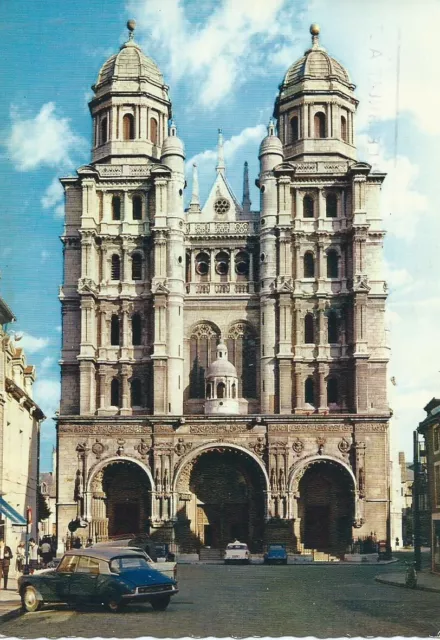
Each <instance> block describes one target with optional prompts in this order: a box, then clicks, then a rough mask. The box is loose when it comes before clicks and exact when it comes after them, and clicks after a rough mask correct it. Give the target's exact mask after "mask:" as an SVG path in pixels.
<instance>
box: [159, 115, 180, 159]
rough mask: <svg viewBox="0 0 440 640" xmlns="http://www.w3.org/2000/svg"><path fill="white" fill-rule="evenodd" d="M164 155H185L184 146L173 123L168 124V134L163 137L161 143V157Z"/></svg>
mask: <svg viewBox="0 0 440 640" xmlns="http://www.w3.org/2000/svg"><path fill="white" fill-rule="evenodd" d="M165 156H181V157H182V158H184V157H185V147H184V144H183V142H182V140H181V139H180V138H179V137H178V136H177V130H176V126H175V125H174V123H172V124H171V126H170V132H169V136H168V137H167V138H165V140H164V142H163V144H162V157H165Z"/></svg>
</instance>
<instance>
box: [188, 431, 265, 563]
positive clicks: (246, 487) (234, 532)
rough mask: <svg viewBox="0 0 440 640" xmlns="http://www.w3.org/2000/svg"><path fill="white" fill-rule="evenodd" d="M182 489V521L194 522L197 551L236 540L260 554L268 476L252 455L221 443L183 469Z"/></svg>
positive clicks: (222, 545)
mask: <svg viewBox="0 0 440 640" xmlns="http://www.w3.org/2000/svg"><path fill="white" fill-rule="evenodd" d="M177 489H178V494H179V496H180V497H182V496H184V501H183V502H180V504H179V505H178V509H177V518H178V519H185V520H187V521H188V522H190V523H191V524H190V526H191V538H192V540H193V545H194V551H195V550H198V549H199V548H200V547H203V546H205V547H211V548H216V549H224V548H225V546H226V545H227V544H228V543H229V542H231V541H233V540H235V539H239V540H240V541H241V542H246V543H247V544H248V545H249V547H250V548H251V550H254V551H258V550H260V549H261V546H262V541H263V537H264V525H265V491H266V490H267V477H266V475H265V474H264V472H263V471H262V468H261V464H260V463H259V462H257V461H256V460H255V459H254V457H253V456H252V455H250V454H248V453H247V452H245V451H243V450H242V449H239V448H236V447H233V446H230V447H229V446H224V445H220V444H219V445H217V446H213V447H210V448H209V449H205V450H203V451H201V452H200V453H199V454H198V455H196V456H194V457H193V458H192V459H191V460H190V461H188V462H187V464H186V465H185V466H184V467H183V468H182V469H181V472H180V473H179V476H178V478H177Z"/></svg>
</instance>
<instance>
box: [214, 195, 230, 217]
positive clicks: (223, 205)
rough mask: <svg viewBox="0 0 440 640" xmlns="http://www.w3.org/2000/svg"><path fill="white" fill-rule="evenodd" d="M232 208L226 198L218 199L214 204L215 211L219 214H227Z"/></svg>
mask: <svg viewBox="0 0 440 640" xmlns="http://www.w3.org/2000/svg"><path fill="white" fill-rule="evenodd" d="M230 208H231V203H230V202H229V200H226V198H217V200H216V201H215V202H214V211H215V212H216V213H219V214H222V215H223V214H225V213H227V212H228V211H229V209H230Z"/></svg>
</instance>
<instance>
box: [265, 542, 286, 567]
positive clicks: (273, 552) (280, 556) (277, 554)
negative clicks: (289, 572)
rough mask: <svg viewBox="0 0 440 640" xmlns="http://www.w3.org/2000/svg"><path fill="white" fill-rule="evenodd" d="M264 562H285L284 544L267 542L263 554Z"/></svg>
mask: <svg viewBox="0 0 440 640" xmlns="http://www.w3.org/2000/svg"><path fill="white" fill-rule="evenodd" d="M264 564H287V551H286V547H285V545H284V544H269V545H267V551H266V553H265V554H264Z"/></svg>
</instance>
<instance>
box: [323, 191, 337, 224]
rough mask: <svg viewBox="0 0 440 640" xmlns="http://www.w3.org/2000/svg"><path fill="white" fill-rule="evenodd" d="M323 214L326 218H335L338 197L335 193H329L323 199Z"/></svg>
mask: <svg viewBox="0 0 440 640" xmlns="http://www.w3.org/2000/svg"><path fill="white" fill-rule="evenodd" d="M325 215H326V216H327V218H336V217H337V215H338V199H337V197H336V193H329V194H327V197H326V199H325Z"/></svg>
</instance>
